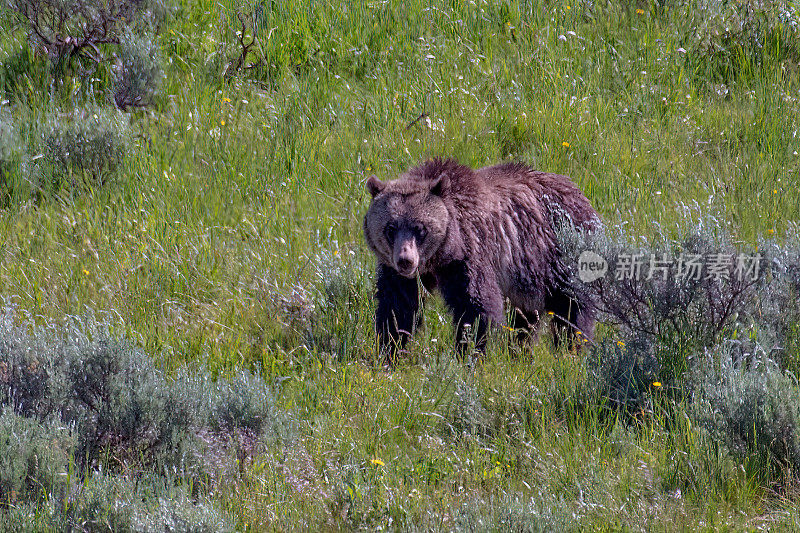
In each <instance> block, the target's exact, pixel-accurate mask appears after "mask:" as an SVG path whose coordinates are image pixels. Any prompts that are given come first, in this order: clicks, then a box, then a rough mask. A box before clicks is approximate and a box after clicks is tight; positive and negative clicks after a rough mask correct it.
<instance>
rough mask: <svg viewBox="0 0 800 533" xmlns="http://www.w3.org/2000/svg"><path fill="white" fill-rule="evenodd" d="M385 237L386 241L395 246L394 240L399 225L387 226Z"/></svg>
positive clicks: (384, 232) (384, 231)
mask: <svg viewBox="0 0 800 533" xmlns="http://www.w3.org/2000/svg"><path fill="white" fill-rule="evenodd" d="M383 235H384V236H385V237H386V240H387V241H389V244H394V238H395V236H396V235H397V225H396V224H394V223H392V224H388V225H387V226H386V229H384V230H383Z"/></svg>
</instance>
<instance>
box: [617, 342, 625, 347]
mask: <svg viewBox="0 0 800 533" xmlns="http://www.w3.org/2000/svg"><path fill="white" fill-rule="evenodd" d="M617 345H619V346H621V347H623V348H624V347H625V343H624V342H622V341H617Z"/></svg>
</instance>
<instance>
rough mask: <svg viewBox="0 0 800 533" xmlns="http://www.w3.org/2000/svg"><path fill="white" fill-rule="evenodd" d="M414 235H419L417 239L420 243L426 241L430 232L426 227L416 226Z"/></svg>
mask: <svg viewBox="0 0 800 533" xmlns="http://www.w3.org/2000/svg"><path fill="white" fill-rule="evenodd" d="M414 233H416V234H417V239H418V240H419V242H422V241H424V240H425V237H427V236H428V230H426V229H425V226H420V225H416V226H414Z"/></svg>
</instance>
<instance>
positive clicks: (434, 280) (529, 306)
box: [364, 159, 600, 366]
mask: <svg viewBox="0 0 800 533" xmlns="http://www.w3.org/2000/svg"><path fill="white" fill-rule="evenodd" d="M367 190H368V191H369V192H370V194H371V195H372V202H371V204H370V206H369V209H368V211H367V214H366V216H365V217H364V235H365V237H366V241H367V244H368V245H369V247H370V249H371V250H372V251H373V252H374V253H375V256H376V258H377V280H376V281H377V293H376V299H377V310H376V314H375V327H376V330H377V333H378V338H379V343H380V347H381V352H382V353H383V354H384V355H385V357H386V363H387V364H388V365H390V366H391V365H392V364H393V362H394V356H395V353H396V350H397V349H398V348H401V347H402V346H404V344H405V342H406V341H407V339H408V337H409V336H410V335H411V334H412V333H413V332H414V330H415V328H416V327H418V326H419V324H420V320H421V309H420V303H421V298H420V293H419V285H418V283H417V277H418V276H419V280H420V282H421V285H422V286H423V287H424V288H425V289H426V290H427V291H429V292H432V291H434V290H435V291H438V292H439V293H440V294H441V296H442V297H443V299H444V301H445V303H446V304H447V306H448V307H449V309H450V311H452V314H453V322H454V324H455V326H456V340H457V343H458V346H465V345H466V341H467V340H468V339H467V338H466V337H467V336H468V335H475V337H474V339H475V342H476V348H478V349H479V350H481V351H482V350H483V349H484V347H485V342H486V335H485V334H486V330H487V327H488V326H489V325H490V324H495V325H504V324H505V322H506V319H505V311H504V304H505V300H506V299H507V300H508V301H509V302H510V305H511V306H513V308H515V309H516V314H515V320H514V323H513V326H514V328H515V329H519V328H524V329H522V331H525V330H530V329H531V328H534V327H535V326H536V324H537V323H538V322H539V318H540V315H541V313H542V312H544V311H548V312H550V313H551V314H552V315H553V321H552V324H553V330H554V335H555V337H556V339H555V340H556V343H557V344H559V343H560V342H561V340H562V339H561V338H562V333H563V332H564V331H567V332H569V333H570V334H569V335H568V338H569V342H570V343H571V344H572V343H574V341H575V335H576V334H578V333H579V334H580V335H582V336H585V337H586V338H590V337H591V335H592V332H593V329H594V313H593V308H592V305H591V302H585V301H583V302H582V301H575V300H574V299H573V298H574V297H573V296H572V294H573V291H571V290H570V284H571V283H575V282H573V281H571V278H570V275H569V269H568V268H566V265H564V264H563V263H562V259H561V251H560V250H559V245H558V241H557V237H556V226H557V224H560V223H562V221H564V220H566V221H567V222H568V223H569V224H572V225H573V226H574V227H576V228H581V229H583V230H586V231H592V230H594V229H596V228H598V227H599V225H600V222H599V218H598V215H597V212H596V211H595V210H594V209H593V208H592V206H591V204H590V203H589V201H588V200H587V199H586V197H585V196H584V195H583V193H582V192H581V191H580V189H578V187H577V186H575V184H574V183H573V182H572V181H571V180H570V179H569V178H568V177H566V176H561V175H558V174H549V173H546V172H538V171H536V170H533V169H532V168H530V167H528V166H526V165H524V164H521V163H507V164H502V165H497V166H492V167H486V168H481V169H478V170H473V169H471V168H469V167H467V166H464V165H461V164H459V163H458V162H456V161H455V160H452V159H432V160H428V161H426V162H425V163H422V164H421V165H419V166H417V167H415V168H413V169H411V170H410V171H408V172H407V173H406V174H404V175H402V176H400V177H399V178H398V179H396V180H394V181H389V182H382V181H380V180H379V179H378V178H377V177H375V176H372V177H370V178H369V179H368V180H367Z"/></svg>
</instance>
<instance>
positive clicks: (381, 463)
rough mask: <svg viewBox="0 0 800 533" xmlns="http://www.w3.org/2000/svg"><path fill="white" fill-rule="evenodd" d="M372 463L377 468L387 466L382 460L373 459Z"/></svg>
mask: <svg viewBox="0 0 800 533" xmlns="http://www.w3.org/2000/svg"><path fill="white" fill-rule="evenodd" d="M370 463H372V464H374V465H376V466H383V465H384V464H385V463H384V462H383V461H381V460H380V459H378V458H377V457H376V458H375V459H372V460H371V461H370Z"/></svg>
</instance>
